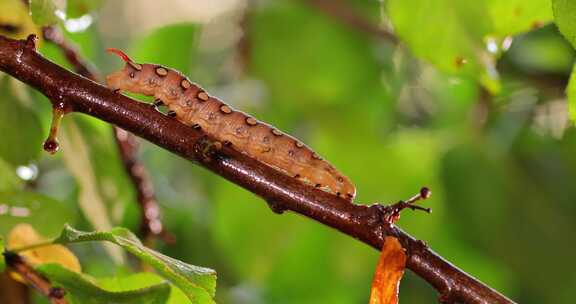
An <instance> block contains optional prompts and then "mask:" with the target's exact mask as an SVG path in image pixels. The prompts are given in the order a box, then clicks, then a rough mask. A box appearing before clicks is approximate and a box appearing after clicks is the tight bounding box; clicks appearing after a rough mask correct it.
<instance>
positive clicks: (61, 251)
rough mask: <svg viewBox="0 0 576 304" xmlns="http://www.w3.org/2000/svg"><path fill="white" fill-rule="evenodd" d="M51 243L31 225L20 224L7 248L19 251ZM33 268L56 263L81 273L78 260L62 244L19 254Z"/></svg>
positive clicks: (14, 230)
mask: <svg viewBox="0 0 576 304" xmlns="http://www.w3.org/2000/svg"><path fill="white" fill-rule="evenodd" d="M47 242H49V241H48V239H47V238H45V237H42V236H40V235H39V234H38V233H37V232H36V230H34V228H33V227H32V226H31V225H30V224H18V225H16V226H15V227H14V228H13V229H12V230H11V231H10V233H9V234H8V237H7V238H6V247H7V248H8V249H9V250H17V249H20V248H24V247H28V246H31V245H36V244H45V243H47ZM18 254H19V255H21V256H22V257H24V258H25V259H26V262H27V263H29V264H30V265H32V266H36V265H41V264H47V263H56V264H59V265H61V266H62V267H64V268H66V269H68V270H70V271H75V272H80V270H81V268H80V262H79V261H78V258H76V256H75V255H74V253H72V252H71V251H70V250H69V249H68V248H66V247H64V246H62V245H60V244H50V245H45V246H41V247H36V248H32V249H29V250H23V251H20V252H18Z"/></svg>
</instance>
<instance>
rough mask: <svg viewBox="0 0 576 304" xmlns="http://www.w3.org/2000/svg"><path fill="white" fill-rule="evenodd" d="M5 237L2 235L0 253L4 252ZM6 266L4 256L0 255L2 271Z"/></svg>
mask: <svg viewBox="0 0 576 304" xmlns="http://www.w3.org/2000/svg"><path fill="white" fill-rule="evenodd" d="M4 250H5V248H4V239H3V238H2V237H1V236H0V253H4ZM5 268H6V261H5V260H4V256H2V257H0V272H3V271H4V269H5Z"/></svg>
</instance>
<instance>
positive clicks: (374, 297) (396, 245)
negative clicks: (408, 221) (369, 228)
mask: <svg viewBox="0 0 576 304" xmlns="http://www.w3.org/2000/svg"><path fill="white" fill-rule="evenodd" d="M405 267H406V253H405V252H404V248H402V245H400V242H399V241H398V239H397V238H395V237H391V236H387V237H386V238H385V240H384V246H383V247H382V253H381V254H380V259H379V260H378V266H376V273H375V274H374V280H373V281H372V291H371V293H370V301H369V303H370V304H398V292H399V288H400V280H401V279H402V276H403V275H404V268H405Z"/></svg>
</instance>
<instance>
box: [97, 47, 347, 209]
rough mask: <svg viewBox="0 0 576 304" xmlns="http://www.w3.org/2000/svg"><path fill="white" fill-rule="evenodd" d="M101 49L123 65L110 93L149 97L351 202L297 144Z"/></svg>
mask: <svg viewBox="0 0 576 304" xmlns="http://www.w3.org/2000/svg"><path fill="white" fill-rule="evenodd" d="M107 51H108V52H111V53H113V54H116V55H118V56H119V57H120V58H121V59H122V60H123V61H124V62H125V63H126V65H125V66H124V68H123V69H121V70H119V71H116V72H114V73H112V74H109V75H108V76H106V84H107V85H108V87H109V88H110V89H112V90H114V91H116V92H119V91H127V92H132V93H137V94H143V95H146V96H154V98H155V101H154V104H153V105H154V106H155V107H156V108H157V107H158V106H161V105H164V106H166V107H168V110H169V111H168V112H167V115H169V116H172V117H175V118H176V119H177V120H178V121H180V122H181V123H183V124H185V125H188V126H191V127H193V128H197V129H202V130H203V131H204V132H205V133H207V134H208V135H210V136H212V137H213V138H215V139H216V140H218V141H219V142H221V143H223V144H225V145H229V146H230V147H232V148H233V149H234V150H237V151H239V152H241V153H244V154H247V155H248V156H250V157H252V158H255V159H256V160H258V161H260V162H262V163H264V164H266V165H268V166H270V167H272V168H274V169H276V170H278V171H280V172H282V173H284V174H287V175H289V176H292V177H294V178H296V179H298V180H300V181H301V182H303V183H305V184H308V185H313V186H315V187H316V188H319V189H321V190H324V191H326V192H329V193H332V194H334V195H337V196H339V197H344V198H346V199H348V200H350V201H352V199H353V198H354V196H355V195H356V188H355V186H354V185H353V184H352V183H351V182H350V180H349V179H348V178H347V177H345V176H344V175H342V174H341V173H340V172H338V171H337V170H336V168H335V167H334V166H333V165H331V164H330V163H329V162H327V161H326V160H324V159H322V157H320V156H319V155H318V154H317V153H316V152H314V151H313V150H312V149H310V148H309V147H308V146H306V145H305V144H304V143H302V142H301V141H299V140H297V139H295V138H294V137H292V136H290V135H287V134H285V133H283V132H281V131H280V130H278V129H276V128H274V127H273V126H271V125H268V124H266V123H264V122H261V121H258V120H256V119H255V118H254V117H252V116H250V115H248V114H245V113H243V112H240V111H237V110H235V109H233V108H232V107H230V106H229V105H227V104H225V103H224V102H222V101H221V100H219V99H217V98H216V97H213V96H211V95H209V94H208V93H207V92H206V91H205V90H204V89H202V88H201V87H200V86H198V85H196V84H195V83H193V82H192V81H190V80H189V79H188V78H186V76H184V75H182V74H181V73H180V72H178V71H175V70H172V69H170V68H167V67H164V66H161V65H156V64H140V63H135V62H134V61H132V59H130V57H128V55H126V54H125V53H124V52H122V51H120V50H118V49H114V48H111V49H108V50H107Z"/></svg>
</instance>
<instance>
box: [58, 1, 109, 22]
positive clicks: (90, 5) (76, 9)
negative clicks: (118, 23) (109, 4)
mask: <svg viewBox="0 0 576 304" xmlns="http://www.w3.org/2000/svg"><path fill="white" fill-rule="evenodd" d="M103 4H104V1H103V0H68V1H67V2H66V18H78V17H81V16H83V15H86V14H89V13H90V12H92V11H94V10H96V9H99V8H100V7H101V6H102V5H103Z"/></svg>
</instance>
